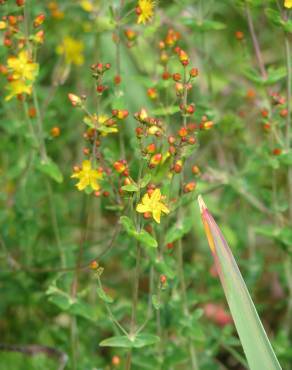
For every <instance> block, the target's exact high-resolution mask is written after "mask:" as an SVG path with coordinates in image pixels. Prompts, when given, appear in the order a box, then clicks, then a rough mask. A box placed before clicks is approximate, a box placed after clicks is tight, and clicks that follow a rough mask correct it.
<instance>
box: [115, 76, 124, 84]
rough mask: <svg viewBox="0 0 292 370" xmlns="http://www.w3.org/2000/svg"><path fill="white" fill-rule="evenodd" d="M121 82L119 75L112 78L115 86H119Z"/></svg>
mask: <svg viewBox="0 0 292 370" xmlns="http://www.w3.org/2000/svg"><path fill="white" fill-rule="evenodd" d="M121 81H122V77H121V76H120V75H116V76H115V77H114V83H115V85H119V84H120V83H121Z"/></svg>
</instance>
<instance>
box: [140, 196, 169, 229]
mask: <svg viewBox="0 0 292 370" xmlns="http://www.w3.org/2000/svg"><path fill="white" fill-rule="evenodd" d="M161 199H162V195H161V192H160V189H155V190H154V192H153V193H152V194H151V195H149V194H148V193H146V194H145V195H144V196H143V198H142V202H141V203H139V204H138V205H137V207H136V211H137V212H139V213H147V212H149V213H151V214H152V217H153V218H154V220H155V221H156V222H157V223H159V224H160V217H161V212H163V213H165V214H168V213H169V212H170V211H169V209H168V208H167V207H166V205H165V204H164V203H162V202H161Z"/></svg>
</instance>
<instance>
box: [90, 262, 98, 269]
mask: <svg viewBox="0 0 292 370" xmlns="http://www.w3.org/2000/svg"><path fill="white" fill-rule="evenodd" d="M98 266H99V265H98V263H97V262H96V261H95V260H94V261H91V262H90V265H89V267H90V269H91V270H97V269H98Z"/></svg>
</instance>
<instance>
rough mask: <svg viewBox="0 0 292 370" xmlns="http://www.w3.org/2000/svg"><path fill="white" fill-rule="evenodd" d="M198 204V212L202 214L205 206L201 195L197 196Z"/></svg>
mask: <svg viewBox="0 0 292 370" xmlns="http://www.w3.org/2000/svg"><path fill="white" fill-rule="evenodd" d="M198 203H199V206H200V211H201V213H203V211H204V210H205V209H207V206H206V204H205V202H204V201H203V198H202V195H199V196H198Z"/></svg>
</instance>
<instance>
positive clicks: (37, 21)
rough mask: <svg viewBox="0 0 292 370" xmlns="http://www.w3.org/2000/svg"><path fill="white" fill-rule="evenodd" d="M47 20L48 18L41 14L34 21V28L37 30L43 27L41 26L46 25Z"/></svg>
mask: <svg viewBox="0 0 292 370" xmlns="http://www.w3.org/2000/svg"><path fill="white" fill-rule="evenodd" d="M45 18H46V16H45V15H44V14H43V13H41V14H39V15H38V16H37V17H36V18H35V19H34V21H33V26H34V27H35V28H37V27H39V26H41V25H42V24H43V23H44V21H45Z"/></svg>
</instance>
